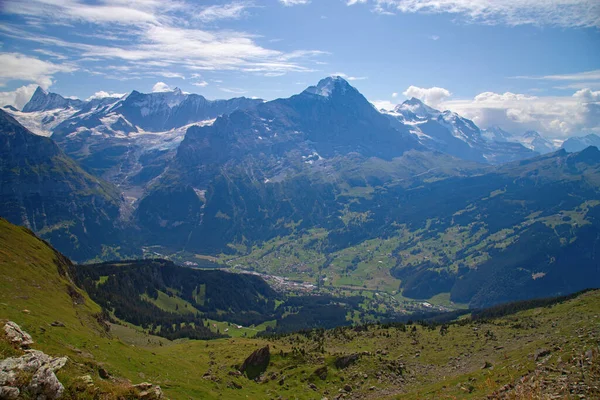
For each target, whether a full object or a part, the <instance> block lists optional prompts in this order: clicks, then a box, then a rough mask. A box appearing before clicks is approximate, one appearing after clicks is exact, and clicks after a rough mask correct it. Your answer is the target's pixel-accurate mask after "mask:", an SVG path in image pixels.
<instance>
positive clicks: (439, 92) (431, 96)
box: [402, 86, 451, 107]
mask: <svg viewBox="0 0 600 400" xmlns="http://www.w3.org/2000/svg"><path fill="white" fill-rule="evenodd" d="M402 94H403V95H405V96H406V97H408V98H411V97H416V98H417V99H419V100H421V101H423V102H424V103H425V104H427V105H429V106H431V107H437V106H438V105H439V104H440V103H441V102H442V101H443V100H444V99H446V98H448V97H450V95H451V93H450V92H449V91H448V90H446V89H444V88H440V87H436V86H434V87H431V88H420V87H417V86H409V87H408V89H406V90H405V91H404V92H402Z"/></svg>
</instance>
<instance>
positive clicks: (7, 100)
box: [0, 83, 38, 110]
mask: <svg viewBox="0 0 600 400" xmlns="http://www.w3.org/2000/svg"><path fill="white" fill-rule="evenodd" d="M37 87H38V85H36V84H33V83H32V84H31V85H27V86H21V87H20V88H18V89H16V90H13V91H10V92H0V106H6V105H9V106H13V107H16V108H18V109H19V110H21V109H22V108H23V106H24V105H25V104H27V102H28V101H29V99H31V96H33V93H34V92H35V90H36V89H37Z"/></svg>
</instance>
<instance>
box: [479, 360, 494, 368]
mask: <svg viewBox="0 0 600 400" xmlns="http://www.w3.org/2000/svg"><path fill="white" fill-rule="evenodd" d="M488 368H492V363H491V362H489V361H486V362H485V364H484V365H483V367H481V369H488Z"/></svg>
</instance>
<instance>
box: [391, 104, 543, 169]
mask: <svg viewBox="0 0 600 400" xmlns="http://www.w3.org/2000/svg"><path fill="white" fill-rule="evenodd" d="M383 112H384V113H385V114H386V115H387V116H388V118H390V120H391V121H392V124H393V125H394V126H395V127H396V128H398V129H403V128H408V130H409V132H410V133H411V134H413V135H414V136H415V137H417V138H418V140H419V142H420V143H421V144H422V145H424V146H425V147H427V148H429V149H432V150H437V151H441V152H443V153H447V154H450V155H452V156H455V157H459V158H462V159H465V160H469V161H477V162H482V163H491V164H498V163H503V162H508V161H513V160H519V159H523V158H529V157H533V156H534V155H536V153H535V152H533V151H531V150H529V149H527V148H525V147H523V146H522V145H520V144H518V143H510V142H508V141H494V140H489V139H488V137H486V136H484V133H483V132H482V131H481V130H480V129H479V127H478V126H477V125H475V123H473V121H471V120H469V119H466V118H463V117H461V116H460V115H458V114H456V113H454V112H452V111H443V112H442V111H439V110H436V109H434V108H432V107H430V106H428V105H426V104H424V103H423V102H422V101H420V100H418V99H416V98H411V99H410V100H407V101H405V102H404V103H402V104H399V105H398V106H396V107H395V108H394V110H393V111H389V112H387V111H383ZM486 134H487V133H486ZM487 136H490V134H487Z"/></svg>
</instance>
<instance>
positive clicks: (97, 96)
mask: <svg viewBox="0 0 600 400" xmlns="http://www.w3.org/2000/svg"><path fill="white" fill-rule="evenodd" d="M125 94H126V93H114V92H105V91H104V90H101V91H99V92H96V93H94V94H93V95H91V96H90V97H88V98H87V99H86V101H90V100H94V99H104V98H106V97H123V96H125Z"/></svg>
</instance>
